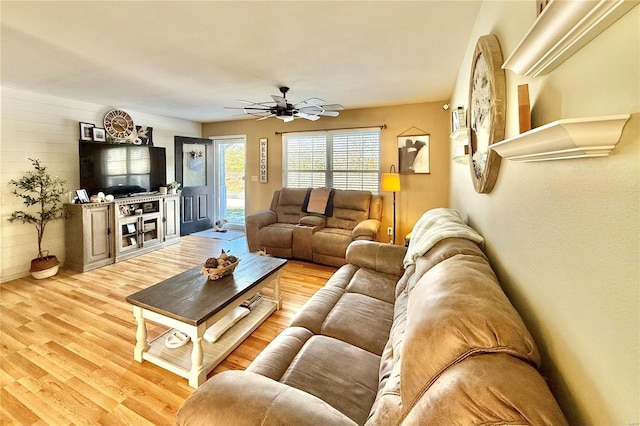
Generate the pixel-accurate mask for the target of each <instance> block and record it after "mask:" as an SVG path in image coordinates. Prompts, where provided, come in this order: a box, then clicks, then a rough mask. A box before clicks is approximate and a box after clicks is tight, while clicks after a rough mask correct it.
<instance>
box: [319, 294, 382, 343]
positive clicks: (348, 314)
mask: <svg viewBox="0 0 640 426" xmlns="http://www.w3.org/2000/svg"><path fill="white" fill-rule="evenodd" d="M392 320H393V305H392V304H390V303H387V302H383V301H381V300H379V299H376V298H373V297H369V296H365V295H363V294H358V293H345V294H344V295H343V296H342V297H341V298H340V300H339V301H338V302H337V303H336V304H335V306H334V307H333V309H332V310H331V311H330V312H329V315H327V318H326V319H325V320H324V322H323V324H322V328H321V333H322V334H323V335H325V336H331V337H334V338H336V339H339V340H342V341H344V342H347V343H349V344H352V345H355V346H358V347H359V348H362V349H364V350H367V351H369V352H373V353H374V354H376V355H382V350H383V349H384V345H385V344H386V343H387V340H388V339H389V330H391V322H392ZM363 324H366V325H367V326H366V327H363V326H362V325H363Z"/></svg>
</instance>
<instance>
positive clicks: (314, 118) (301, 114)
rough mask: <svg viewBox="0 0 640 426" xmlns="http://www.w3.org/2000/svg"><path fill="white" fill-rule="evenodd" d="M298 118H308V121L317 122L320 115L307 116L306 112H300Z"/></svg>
mask: <svg viewBox="0 0 640 426" xmlns="http://www.w3.org/2000/svg"><path fill="white" fill-rule="evenodd" d="M296 116H297V117H300V118H306V119H307V120H311V121H316V120H318V119H319V118H320V116H318V115H315V114H314V115H312V114H305V113H304V112H299V113H297V114H296Z"/></svg>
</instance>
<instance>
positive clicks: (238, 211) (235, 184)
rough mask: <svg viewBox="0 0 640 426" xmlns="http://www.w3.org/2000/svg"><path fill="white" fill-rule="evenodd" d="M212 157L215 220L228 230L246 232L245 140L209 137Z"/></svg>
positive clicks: (239, 137)
mask: <svg viewBox="0 0 640 426" xmlns="http://www.w3.org/2000/svg"><path fill="white" fill-rule="evenodd" d="M211 140H212V141H213V151H214V155H215V160H214V161H215V165H216V166H215V167H214V174H215V175H214V180H215V188H216V190H215V191H214V220H216V221H217V220H224V219H226V220H227V224H226V225H225V227H226V228H228V229H235V230H241V231H244V230H245V222H244V218H245V159H246V142H247V137H246V136H244V135H236V136H212V137H211Z"/></svg>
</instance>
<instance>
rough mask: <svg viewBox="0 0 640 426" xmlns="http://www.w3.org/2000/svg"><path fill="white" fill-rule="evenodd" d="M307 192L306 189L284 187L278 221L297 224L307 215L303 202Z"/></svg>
mask: <svg viewBox="0 0 640 426" xmlns="http://www.w3.org/2000/svg"><path fill="white" fill-rule="evenodd" d="M306 194H307V190H306V189H299V188H282V189H281V190H280V196H279V198H278V205H277V207H276V214H277V215H278V222H281V223H291V224H296V223H298V221H299V220H300V218H301V217H302V216H306V214H305V213H303V212H302V203H304V197H305V195H306ZM278 247H282V246H278Z"/></svg>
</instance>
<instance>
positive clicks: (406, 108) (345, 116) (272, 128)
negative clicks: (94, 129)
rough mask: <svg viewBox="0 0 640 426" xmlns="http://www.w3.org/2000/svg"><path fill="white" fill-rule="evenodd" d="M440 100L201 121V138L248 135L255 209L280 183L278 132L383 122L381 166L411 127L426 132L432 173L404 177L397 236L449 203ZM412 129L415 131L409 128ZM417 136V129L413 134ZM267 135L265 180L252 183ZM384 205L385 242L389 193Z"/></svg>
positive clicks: (394, 158) (250, 206) (250, 205)
mask: <svg viewBox="0 0 640 426" xmlns="http://www.w3.org/2000/svg"><path fill="white" fill-rule="evenodd" d="M443 104H444V102H437V103H435V102H434V103H422V104H413V105H400V106H390V107H381V108H366V109H356V110H349V111H342V112H341V113H340V116H339V117H337V118H330V117H323V118H321V119H320V120H318V121H315V122H312V121H308V120H295V121H293V122H291V123H283V122H282V121H280V120H278V119H275V118H272V119H268V120H262V121H256V120H254V119H250V120H236V121H227V122H217V123H209V124H204V125H203V126H202V135H203V137H210V136H224V135H246V136H247V163H246V172H247V173H246V175H247V179H246V184H247V186H246V200H247V201H246V207H247V212H249V213H250V212H253V211H257V210H261V209H265V208H268V207H269V204H270V202H271V197H272V195H273V191H275V190H276V189H279V188H281V187H282V137H281V136H280V135H277V136H276V135H275V132H276V131H279V132H283V131H295V130H315V129H324V128H331V129H337V128H347V127H373V126H378V125H382V124H386V125H387V128H386V129H383V130H382V131H381V138H382V140H381V145H382V146H381V158H382V162H381V168H382V170H383V171H387V170H389V167H390V166H391V165H392V164H395V165H396V167H397V166H398V151H397V145H398V142H397V136H398V135H400V134H401V133H403V132H405V131H406V130H409V129H411V128H412V127H414V126H415V127H417V128H418V129H421V130H423V131H425V132H427V133H429V134H430V135H431V136H430V140H431V150H430V168H431V173H430V174H420V175H402V176H401V179H400V180H401V186H402V192H400V193H398V194H397V195H396V199H397V201H396V216H397V240H398V242H401V241H403V237H404V235H405V234H406V233H407V232H409V231H410V230H411V227H412V226H413V224H414V223H415V222H416V220H417V219H418V218H419V217H420V215H421V214H422V213H423V212H424V211H426V210H428V209H431V208H434V207H444V206H447V205H448V203H449V200H448V194H449V144H448V135H449V113H448V112H445V111H444V110H443V109H442V105H443ZM411 130H412V132H415V129H411ZM414 134H415V133H414ZM260 138H267V139H268V140H269V144H268V156H267V158H268V166H269V169H268V183H266V184H264V183H259V182H253V181H251V176H258V161H259V156H258V141H259V140H260ZM383 195H384V197H385V203H384V211H383V223H382V226H381V232H380V233H379V234H378V238H379V239H380V240H386V228H387V226H391V223H392V218H393V204H392V201H391V200H392V194H391V193H384V194H383Z"/></svg>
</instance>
